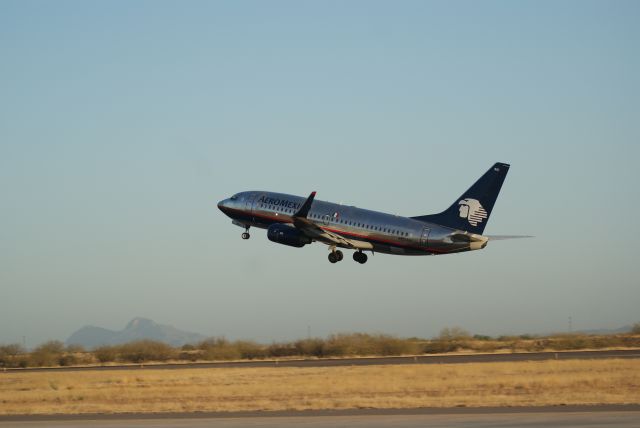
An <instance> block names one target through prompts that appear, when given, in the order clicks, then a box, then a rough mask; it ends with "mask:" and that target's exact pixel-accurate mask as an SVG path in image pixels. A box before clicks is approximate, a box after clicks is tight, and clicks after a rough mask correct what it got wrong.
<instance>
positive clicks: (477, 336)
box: [473, 334, 491, 340]
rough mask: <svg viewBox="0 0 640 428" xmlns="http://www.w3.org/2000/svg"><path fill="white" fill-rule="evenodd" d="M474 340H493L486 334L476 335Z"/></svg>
mask: <svg viewBox="0 0 640 428" xmlns="http://www.w3.org/2000/svg"><path fill="white" fill-rule="evenodd" d="M473 338H474V339H475V340H491V336H485V335H484V334H474V335H473Z"/></svg>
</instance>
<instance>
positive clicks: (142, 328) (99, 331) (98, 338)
mask: <svg viewBox="0 0 640 428" xmlns="http://www.w3.org/2000/svg"><path fill="white" fill-rule="evenodd" d="M205 338H206V337H205V336H203V335H201V334H198V333H192V332H188V331H184V330H179V329H177V328H175V327H172V326H170V325H162V324H158V323H156V322H155V321H153V320H150V319H147V318H134V319H132V320H131V321H129V323H128V324H127V326H126V327H125V328H124V330H120V331H113V330H108V329H106V328H102V327H95V326H91V325H88V326H84V327H82V328H81V329H79V330H78V331H76V332H75V333H73V334H72V335H71V336H69V338H68V339H67V340H66V344H67V345H81V346H84V347H85V348H95V347H96V346H101V345H120V344H122V343H127V342H132V341H135V340H143V339H149V340H157V341H160V342H164V343H167V344H169V345H171V346H182V345H184V344H187V343H195V342H199V341H201V340H204V339H205Z"/></svg>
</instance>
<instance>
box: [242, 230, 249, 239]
mask: <svg viewBox="0 0 640 428" xmlns="http://www.w3.org/2000/svg"><path fill="white" fill-rule="evenodd" d="M249 238H251V235H249V232H245V233H243V234H242V239H249Z"/></svg>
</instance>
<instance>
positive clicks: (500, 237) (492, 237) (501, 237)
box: [485, 235, 535, 241]
mask: <svg viewBox="0 0 640 428" xmlns="http://www.w3.org/2000/svg"><path fill="white" fill-rule="evenodd" d="M485 236H486V237H487V238H489V241H502V240H504V239H520V238H535V236H531V235H485Z"/></svg>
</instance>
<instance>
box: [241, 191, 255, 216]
mask: <svg viewBox="0 0 640 428" xmlns="http://www.w3.org/2000/svg"><path fill="white" fill-rule="evenodd" d="M255 199H256V194H255V193H254V194H253V195H249V196H247V200H246V202H245V207H244V209H245V211H246V212H247V214H251V215H252V216H253V201H254V200H255ZM252 219H253V217H252Z"/></svg>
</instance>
